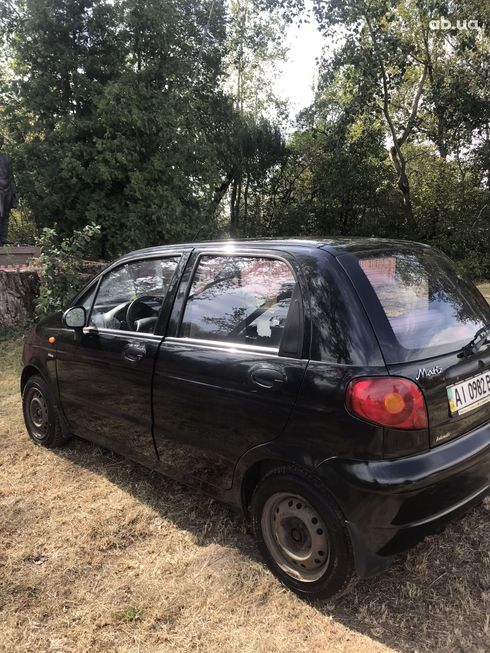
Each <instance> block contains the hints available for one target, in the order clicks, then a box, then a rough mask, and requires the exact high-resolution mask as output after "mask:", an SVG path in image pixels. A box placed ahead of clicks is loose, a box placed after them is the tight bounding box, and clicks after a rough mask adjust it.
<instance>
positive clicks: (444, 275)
mask: <svg viewBox="0 0 490 653" xmlns="http://www.w3.org/2000/svg"><path fill="white" fill-rule="evenodd" d="M357 258H358V260H359V265H360V267H361V269H362V271H363V272H364V274H365V275H366V277H367V279H368V280H369V283H370V285H371V286H372V288H373V290H374V292H375V294H376V296H377V298H378V300H379V303H380V304H381V307H382V309H383V312H384V315H385V317H386V320H387V322H388V324H386V320H385V324H384V327H385V328H386V331H387V333H384V334H382V338H379V337H380V334H379V333H378V334H377V335H378V338H379V339H380V340H384V341H390V340H391V343H390V347H389V355H388V357H387V358H389V359H391V360H389V361H387V362H392V363H394V362H403V361H407V360H418V359H421V358H428V357H430V356H437V355H441V354H444V353H449V352H450V351H456V350H458V349H459V348H461V347H462V346H463V345H465V344H467V343H468V342H469V341H470V340H471V339H472V338H473V337H474V335H475V333H476V332H477V330H478V329H479V328H481V327H482V326H483V325H484V324H485V323H487V322H488V320H489V309H488V305H487V304H486V302H485V300H484V299H483V298H482V296H481V295H480V293H479V292H478V291H477V290H476V288H475V287H474V286H473V284H471V283H469V282H467V281H465V280H464V279H463V278H462V277H461V276H460V275H459V274H458V272H457V270H456V268H455V267H454V265H453V264H452V263H451V261H450V260H449V259H447V258H446V257H445V256H443V255H441V254H439V253H438V252H436V251H435V250H431V249H427V250H419V251H415V252H407V251H403V250H402V251H390V252H389V253H383V252H372V251H371V252H366V253H365V254H358V255H357ZM377 323H378V328H377V329H376V330H380V325H381V327H383V322H382V321H380V320H377ZM375 328H376V325H375ZM385 354H386V352H385Z"/></svg>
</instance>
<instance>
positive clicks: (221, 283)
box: [180, 256, 296, 349]
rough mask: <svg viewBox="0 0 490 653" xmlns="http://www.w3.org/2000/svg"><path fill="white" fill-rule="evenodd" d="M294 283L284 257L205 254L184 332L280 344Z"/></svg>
mask: <svg viewBox="0 0 490 653" xmlns="http://www.w3.org/2000/svg"><path fill="white" fill-rule="evenodd" d="M295 287H296V279H295V277H294V274H293V272H292V270H291V268H290V267H289V265H287V263H285V262H284V261H280V260H275V259H270V258H259V257H245V256H244V257H239V256H202V257H201V259H200V260H199V264H198V267H197V270H196V272H195V274H194V279H193V281H192V285H191V288H190V292H189V296H188V299H187V304H186V308H185V312H184V317H183V321H182V327H181V331H180V335H181V336H184V337H188V338H198V339H204V340H220V341H225V342H232V343H239V344H248V345H256V346H260V347H272V348H275V349H278V348H279V345H280V342H281V337H282V334H283V331H284V328H285V325H286V320H287V317H288V312H289V307H290V304H291V299H292V296H293V293H294V290H295Z"/></svg>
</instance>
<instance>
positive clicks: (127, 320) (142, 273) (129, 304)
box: [90, 257, 179, 333]
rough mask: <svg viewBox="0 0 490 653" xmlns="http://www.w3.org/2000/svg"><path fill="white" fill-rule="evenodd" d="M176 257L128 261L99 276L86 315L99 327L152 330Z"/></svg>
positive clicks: (175, 267) (170, 278) (150, 331)
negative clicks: (89, 309)
mask: <svg viewBox="0 0 490 653" xmlns="http://www.w3.org/2000/svg"><path fill="white" fill-rule="evenodd" d="M178 262H179V259H178V257H169V258H161V259H156V258H154V259H146V260H141V261H131V262H130V263H125V264H124V265H120V266H119V267H117V268H115V269H114V270H111V271H110V272H108V273H107V274H106V275H105V277H104V278H103V279H102V281H101V284H100V287H99V291H98V293H97V297H96V299H95V304H94V307H93V309H92V315H91V317H90V324H91V325H92V326H95V327H97V328H99V329H118V330H121V331H138V332H143V333H153V332H154V330H155V327H156V323H157V320H158V315H159V313H160V309H161V307H162V305H163V302H164V300H165V296H166V294H167V291H168V288H169V286H170V282H171V280H172V277H173V275H174V273H175V270H176V269H177V265H178Z"/></svg>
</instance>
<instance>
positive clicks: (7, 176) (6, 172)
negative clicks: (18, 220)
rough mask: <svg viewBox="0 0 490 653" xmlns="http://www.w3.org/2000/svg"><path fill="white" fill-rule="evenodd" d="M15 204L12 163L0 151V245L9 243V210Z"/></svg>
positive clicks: (15, 193) (15, 191)
mask: <svg viewBox="0 0 490 653" xmlns="http://www.w3.org/2000/svg"><path fill="white" fill-rule="evenodd" d="M3 142H4V140H3V136H1V135H0V150H1V149H2V147H3ZM16 206H17V188H16V186H15V179H14V173H13V171H12V163H11V162H10V159H9V158H8V156H7V155H6V154H4V153H3V152H0V247H1V246H2V245H11V244H12V243H11V241H9V240H8V239H7V236H8V229H9V215H10V210H11V209H15V208H16Z"/></svg>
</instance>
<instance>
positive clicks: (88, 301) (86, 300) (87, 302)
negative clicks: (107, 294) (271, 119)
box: [77, 283, 97, 315]
mask: <svg viewBox="0 0 490 653" xmlns="http://www.w3.org/2000/svg"><path fill="white" fill-rule="evenodd" d="M96 290H97V284H96V283H94V285H93V286H92V287H91V288H90V290H88V291H87V292H86V293H85V295H83V296H82V298H81V299H80V300H79V301H78V302H77V306H83V307H84V309H85V312H86V314H87V315H88V314H89V313H90V309H91V308H92V303H93V301H94V297H95V291H96Z"/></svg>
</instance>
